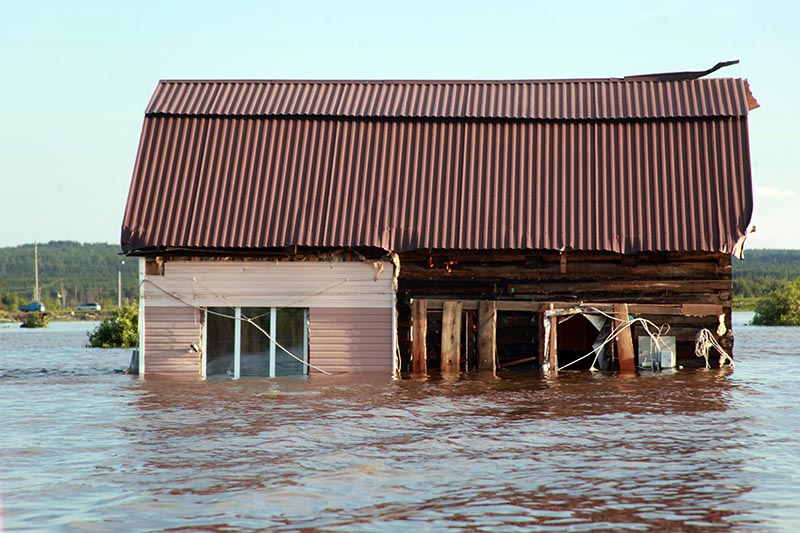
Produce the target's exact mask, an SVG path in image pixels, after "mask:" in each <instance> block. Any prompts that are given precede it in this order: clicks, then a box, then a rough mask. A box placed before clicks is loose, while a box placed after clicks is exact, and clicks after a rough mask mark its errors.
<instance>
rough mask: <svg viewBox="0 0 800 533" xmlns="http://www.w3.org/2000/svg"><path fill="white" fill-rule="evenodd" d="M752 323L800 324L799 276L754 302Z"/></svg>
mask: <svg viewBox="0 0 800 533" xmlns="http://www.w3.org/2000/svg"><path fill="white" fill-rule="evenodd" d="M753 324H756V325H759V326H800V278H796V279H794V280H792V281H790V282H788V283H786V284H785V285H783V286H781V287H778V288H777V289H775V290H774V291H773V292H772V293H770V294H769V295H767V296H766V297H764V298H761V299H760V300H759V301H758V303H757V304H756V314H755V316H754V317H753Z"/></svg>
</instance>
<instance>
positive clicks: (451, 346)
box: [441, 301, 462, 372]
mask: <svg viewBox="0 0 800 533" xmlns="http://www.w3.org/2000/svg"><path fill="white" fill-rule="evenodd" d="M461 310H462V305H461V302H459V301H447V302H445V303H444V307H443V312H442V366H441V370H442V372H458V371H459V369H460V368H461Z"/></svg>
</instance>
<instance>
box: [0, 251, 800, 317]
mask: <svg viewBox="0 0 800 533" xmlns="http://www.w3.org/2000/svg"><path fill="white" fill-rule="evenodd" d="M38 248H39V287H40V293H41V296H42V301H43V302H44V304H45V305H46V306H47V308H48V309H49V310H50V309H52V310H58V309H71V308H74V307H76V306H77V305H80V304H81V303H86V302H97V303H100V304H101V305H102V306H103V308H104V309H112V308H113V309H116V305H117V281H118V276H119V274H120V273H121V276H122V278H121V279H122V299H123V301H134V300H136V298H137V296H138V279H137V278H138V261H137V260H136V259H127V260H126V258H125V256H123V255H121V249H120V247H119V245H117V244H108V243H79V242H76V241H50V242H48V243H40V244H39V245H38ZM798 278H800V250H766V249H765V250H747V251H746V252H745V259H744V260H743V261H740V260H738V259H733V295H734V308H735V309H737V310H752V309H754V308H755V305H756V302H757V301H758V300H759V299H760V298H763V297H765V296H767V295H769V294H770V293H772V292H773V291H775V290H776V289H778V288H779V287H782V286H784V285H786V284H787V283H788V282H789V281H792V280H795V279H798ZM33 286H34V245H33V243H31V244H22V245H19V246H10V247H4V248H0V311H5V312H7V313H15V312H16V311H17V307H18V306H19V305H21V304H25V303H28V302H30V301H31V300H32V299H33Z"/></svg>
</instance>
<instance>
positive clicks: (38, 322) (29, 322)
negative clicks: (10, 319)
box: [20, 312, 50, 328]
mask: <svg viewBox="0 0 800 533" xmlns="http://www.w3.org/2000/svg"><path fill="white" fill-rule="evenodd" d="M49 323H50V317H49V316H47V313H35V312H31V313H27V314H26V315H25V320H23V321H22V324H20V327H23V328H46V327H47V324H49Z"/></svg>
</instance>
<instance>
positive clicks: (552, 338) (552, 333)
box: [548, 307, 558, 374]
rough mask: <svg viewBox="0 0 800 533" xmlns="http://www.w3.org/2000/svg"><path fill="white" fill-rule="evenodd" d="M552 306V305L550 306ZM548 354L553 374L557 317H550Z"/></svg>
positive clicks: (556, 344)
mask: <svg viewBox="0 0 800 533" xmlns="http://www.w3.org/2000/svg"><path fill="white" fill-rule="evenodd" d="M551 308H552V307H551ZM548 352H549V356H550V373H551V374H555V373H556V371H557V370H558V317H557V316H551V317H550V346H549V347H548Z"/></svg>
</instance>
